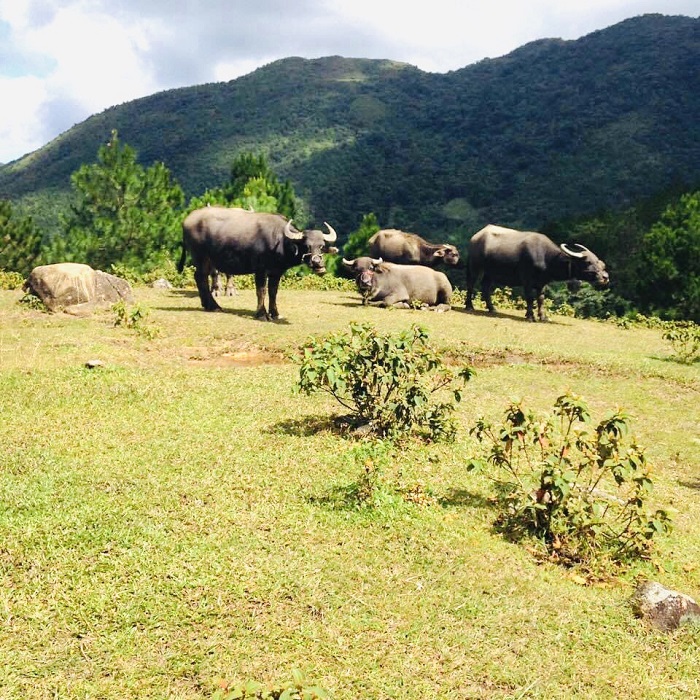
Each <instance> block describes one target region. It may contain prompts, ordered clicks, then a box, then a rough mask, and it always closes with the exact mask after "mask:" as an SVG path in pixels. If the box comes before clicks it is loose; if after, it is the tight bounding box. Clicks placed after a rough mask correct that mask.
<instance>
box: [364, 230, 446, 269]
mask: <svg viewBox="0 0 700 700" xmlns="http://www.w3.org/2000/svg"><path fill="white" fill-rule="evenodd" d="M369 254H370V256H371V257H373V258H382V260H387V261H388V262H393V263H399V264H401V265H427V266H428V267H435V266H436V265H438V264H439V263H445V265H450V266H455V265H457V263H458V262H459V251H458V250H457V248H456V247H455V246H453V245H450V244H449V243H439V244H436V243H428V241H426V240H424V239H423V238H421V237H420V236H419V235H418V234H416V233H405V232H404V231H399V230H397V229H395V228H387V229H382V230H381V231H377V233H375V234H374V236H372V238H370V239H369Z"/></svg>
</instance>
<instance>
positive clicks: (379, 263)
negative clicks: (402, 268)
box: [370, 258, 384, 265]
mask: <svg viewBox="0 0 700 700" xmlns="http://www.w3.org/2000/svg"><path fill="white" fill-rule="evenodd" d="M370 260H371V261H372V265H381V264H382V263H383V262H384V261H383V260H382V259H381V258H377V259H376V260H375V259H374V258H370Z"/></svg>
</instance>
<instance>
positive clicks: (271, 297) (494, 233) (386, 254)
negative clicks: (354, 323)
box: [178, 206, 609, 321]
mask: <svg viewBox="0 0 700 700" xmlns="http://www.w3.org/2000/svg"><path fill="white" fill-rule="evenodd" d="M325 226H326V228H327V231H326V232H324V231H318V230H313V229H308V230H304V231H299V230H298V229H297V228H296V227H295V226H294V225H293V222H292V221H291V220H288V219H286V218H285V217H284V216H282V215H280V214H269V213H262V212H253V211H249V210H246V209H240V208H236V207H216V206H208V207H203V208H201V209H197V210H195V211H193V212H191V213H190V214H189V215H188V216H187V217H186V218H185V220H184V221H183V224H182V228H183V241H182V243H183V247H182V256H181V258H180V262H179V265H178V269H179V270H180V271H182V270H183V268H184V265H185V261H186V259H187V254H188V253H189V254H190V256H191V258H192V263H193V265H194V268H195V273H194V277H195V282H196V283H197V290H198V292H199V297H200V300H201V302H202V306H203V308H204V309H205V310H206V311H218V310H220V308H221V307H220V306H219V304H218V303H217V302H216V300H215V298H214V294H213V293H212V284H211V283H210V279H212V278H213V277H215V276H217V275H218V272H222V273H224V274H226V275H227V276H229V277H231V276H234V275H247V274H253V275H255V288H256V294H257V311H256V316H257V317H258V318H262V319H277V318H279V311H278V309H277V290H278V288H279V283H280V278H281V277H282V275H283V274H284V273H285V271H287V270H288V269H290V268H291V267H295V266H296V265H301V264H306V265H308V266H309V268H311V270H312V271H313V272H315V273H316V274H319V275H322V274H324V273H325V271H326V268H325V262H324V255H325V254H336V253H337V252H338V249H337V248H336V247H335V246H333V245H332V244H333V243H335V241H336V239H337V234H336V232H335V230H334V229H333V227H332V226H330V225H329V224H327V223H326V224H325ZM458 263H459V251H458V250H457V248H456V247H455V246H453V245H449V244H433V243H429V242H427V241H426V240H424V239H423V238H421V237H420V236H418V235H416V234H414V233H405V232H403V231H399V230H396V229H384V230H381V231H379V232H377V233H376V234H375V235H374V236H372V238H370V240H369V255H367V256H364V257H359V258H356V259H354V260H347V259H345V258H343V265H344V266H345V268H346V269H347V270H349V271H350V272H351V273H352V275H353V276H354V278H355V281H356V284H357V288H358V290H359V292H360V294H361V295H362V300H363V303H367V304H375V305H380V306H402V307H409V306H414V305H425V306H429V307H435V308H436V309H438V310H446V309H449V308H450V299H451V296H452V285H451V284H450V281H449V280H448V278H447V275H445V274H444V273H443V272H441V271H439V270H437V269H435V268H436V266H437V265H439V264H444V265H446V266H455V265H457V264H458ZM466 267H467V298H466V308H467V309H473V308H474V307H473V303H472V301H473V298H474V286H475V284H476V283H477V282H478V280H479V279H481V294H482V297H483V299H484V301H485V303H486V306H487V308H488V310H489V312H491V313H493V312H494V307H493V303H492V301H491V293H492V292H493V290H494V288H495V287H499V286H509V287H522V288H523V290H524V295H525V299H526V302H527V313H526V318H527V319H528V320H530V321H534V320H535V309H534V306H535V300H537V318H538V319H539V320H541V321H543V320H545V316H544V310H543V301H544V292H543V290H544V287H545V286H546V285H547V284H548V283H549V282H553V281H564V280H581V281H585V282H590V283H591V284H594V285H596V286H598V287H604V286H606V285H607V284H608V281H609V278H608V273H607V272H606V270H605V263H603V261H602V260H600V259H599V258H598V257H596V256H595V255H594V254H593V253H592V252H591V251H590V250H588V249H587V248H585V247H584V246H582V245H579V244H574V245H572V246H568V245H566V244H564V243H562V244H561V245H557V244H556V243H554V242H553V241H552V240H551V239H550V238H548V237H547V236H545V235H543V234H541V233H536V232H532V231H517V230H515V229H510V228H504V227H502V226H496V225H493V224H489V225H488V226H485V227H484V228H482V229H481V230H480V231H479V232H478V233H476V234H474V236H472V238H471V240H470V241H469V246H468V250H467V266H466ZM266 290H267V294H268V306H267V308H266V306H265V293H266Z"/></svg>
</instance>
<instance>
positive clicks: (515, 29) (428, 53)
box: [0, 0, 700, 163]
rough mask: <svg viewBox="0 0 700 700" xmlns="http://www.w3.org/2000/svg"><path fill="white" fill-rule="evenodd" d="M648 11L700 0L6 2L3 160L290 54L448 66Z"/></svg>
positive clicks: (0, 68)
mask: <svg viewBox="0 0 700 700" xmlns="http://www.w3.org/2000/svg"><path fill="white" fill-rule="evenodd" d="M647 13H660V14H664V15H685V16H689V17H698V15H699V14H700V0H428V2H426V1H425V0H418V1H417V2H411V0H0V98H1V99H0V163H8V162H10V161H12V160H15V159H17V158H20V157H22V156H23V155H25V154H27V153H30V152H32V151H34V150H36V149H38V148H41V147H42V146H44V145H45V144H47V143H48V142H49V141H51V140H52V139H54V138H55V137H56V136H58V135H59V134H61V133H62V132H64V131H67V130H68V129H70V128H71V127H72V126H74V125H75V124H78V123H80V122H82V121H84V120H85V119H87V118H88V117H90V116H91V115H93V114H97V113H99V112H102V111H103V110H105V109H107V108H109V107H112V106H114V105H118V104H122V103H124V102H129V101H131V100H134V99H137V98H139V97H145V96H147V95H152V94H154V93H156V92H160V91H161V90H169V89H171V88H177V87H189V86H192V85H200V84H203V83H212V82H219V81H228V80H233V79H235V78H238V77H240V76H242V75H246V74H248V73H251V72H252V71H254V70H255V69H256V68H259V67H260V66H263V65H266V64H268V63H271V62H272V61H276V60H278V59H281V58H287V57H290V56H299V57H302V58H319V57H322V56H334V55H340V56H345V57H348V58H377V59H390V60H395V61H402V62H405V63H409V64H411V65H413V66H417V67H418V68H420V69H422V70H424V71H429V72H433V73H444V72H447V71H450V70H457V69H459V68H464V67H465V66H468V65H471V64H472V63H475V62H477V61H479V60H481V59H483V58H496V57H498V56H503V55H505V54H507V53H509V52H511V51H513V50H514V49H516V48H518V47H519V46H522V45H523V44H526V43H528V42H529V41H534V40H536V39H544V38H561V39H578V38H580V37H581V36H584V35H586V34H590V33H591V32H593V31H596V30H598V29H604V28H605V27H609V26H611V25H612V24H616V23H617V22H620V21H622V20H624V19H627V18H629V17H635V16H637V15H642V14H647Z"/></svg>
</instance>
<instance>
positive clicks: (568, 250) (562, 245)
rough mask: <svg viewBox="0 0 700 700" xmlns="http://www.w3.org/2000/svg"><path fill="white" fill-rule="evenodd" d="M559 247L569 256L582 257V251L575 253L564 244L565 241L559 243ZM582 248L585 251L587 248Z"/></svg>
mask: <svg viewBox="0 0 700 700" xmlns="http://www.w3.org/2000/svg"><path fill="white" fill-rule="evenodd" d="M576 245H578V243H577V244H576ZM559 247H560V248H561V249H562V250H563V251H564V252H565V253H566V254H567V255H569V256H571V257H572V258H582V257H584V255H585V253H584V252H581V253H576V252H574V251H573V250H571V249H570V248H569V247H568V246H567V245H566V243H561V244H560V245H559ZM579 248H583V246H579ZM583 250H584V251H587V250H588V249H587V248H583Z"/></svg>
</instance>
